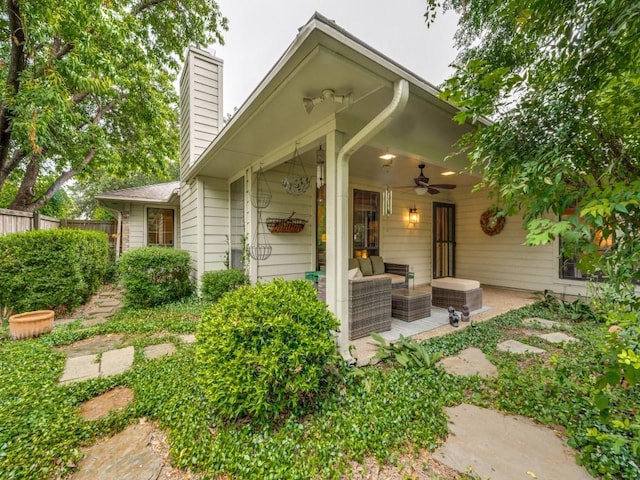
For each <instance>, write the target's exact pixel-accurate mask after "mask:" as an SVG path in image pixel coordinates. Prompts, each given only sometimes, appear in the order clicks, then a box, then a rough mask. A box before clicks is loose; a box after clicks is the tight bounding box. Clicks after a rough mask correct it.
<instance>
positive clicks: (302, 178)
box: [282, 147, 311, 195]
mask: <svg viewBox="0 0 640 480" xmlns="http://www.w3.org/2000/svg"><path fill="white" fill-rule="evenodd" d="M310 185H311V179H310V178H309V177H307V172H306V171H305V169H304V164H303V163H302V159H301V158H300V154H299V153H298V148H297V147H296V150H295V153H294V154H293V158H292V159H291V160H290V161H289V172H288V173H287V176H286V177H284V178H283V179H282V187H283V188H284V191H285V192H287V193H288V194H289V195H302V194H304V193H305V192H306V191H307V190H308V189H309V186H310Z"/></svg>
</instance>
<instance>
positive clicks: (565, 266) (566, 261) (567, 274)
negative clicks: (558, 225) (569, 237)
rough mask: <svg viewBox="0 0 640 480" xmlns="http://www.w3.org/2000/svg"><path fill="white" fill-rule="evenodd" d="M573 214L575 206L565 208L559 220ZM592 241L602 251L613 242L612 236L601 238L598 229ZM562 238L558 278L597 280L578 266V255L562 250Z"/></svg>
mask: <svg viewBox="0 0 640 480" xmlns="http://www.w3.org/2000/svg"><path fill="white" fill-rule="evenodd" d="M573 214H575V208H568V209H567V210H565V212H564V215H562V216H561V220H565V219H566V218H567V217H568V216H569V215H573ZM593 241H594V243H595V244H596V245H598V251H599V252H602V253H604V252H605V251H607V250H608V249H609V248H611V245H612V244H613V238H612V237H609V238H603V236H602V233H601V232H600V231H596V232H595V235H594V238H593ZM562 247H563V245H562V238H561V239H560V278H562V279H565V280H597V277H594V276H593V275H589V274H586V273H584V272H583V271H581V270H580V268H578V263H579V261H580V255H578V254H576V255H567V254H566V253H564V252H563V248H562Z"/></svg>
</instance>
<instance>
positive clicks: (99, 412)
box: [80, 387, 133, 420]
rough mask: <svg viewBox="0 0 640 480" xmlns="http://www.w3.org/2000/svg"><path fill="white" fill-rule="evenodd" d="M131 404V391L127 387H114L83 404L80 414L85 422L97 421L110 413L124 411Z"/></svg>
mask: <svg viewBox="0 0 640 480" xmlns="http://www.w3.org/2000/svg"><path fill="white" fill-rule="evenodd" d="M131 402H133V390H131V389H130V388H127V387H116V388H113V389H111V390H109V391H108V392H105V393H103V394H102V395H98V396H97V397H93V398H92V399H91V400H89V401H88V402H85V403H83V404H82V406H81V407H80V413H81V415H82V418H84V419H85V420H97V419H99V418H104V417H106V416H108V415H109V414H110V413H111V412H114V411H118V410H122V409H124V408H125V407H126V406H127V405H129V404H130V403H131Z"/></svg>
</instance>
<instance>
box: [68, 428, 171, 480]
mask: <svg viewBox="0 0 640 480" xmlns="http://www.w3.org/2000/svg"><path fill="white" fill-rule="evenodd" d="M152 435H153V427H152V425H150V424H148V423H141V424H137V425H131V426H129V427H127V428H126V429H125V430H123V431H122V432H120V433H118V434H117V435H114V436H113V437H111V438H108V439H107V440H104V441H101V442H99V443H96V444H95V445H93V446H91V447H89V448H88V449H86V450H85V455H84V457H83V458H82V460H80V462H79V464H78V471H77V472H76V473H75V474H74V475H73V476H72V477H71V478H72V479H73V480H95V479H96V478H100V479H101V480H152V479H153V480H155V479H157V478H158V477H159V475H160V472H161V470H162V461H161V460H160V457H159V456H158V455H157V454H156V453H155V452H154V450H153V448H152V447H151V441H152Z"/></svg>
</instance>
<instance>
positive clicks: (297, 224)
mask: <svg viewBox="0 0 640 480" xmlns="http://www.w3.org/2000/svg"><path fill="white" fill-rule="evenodd" d="M294 214H295V212H293V213H292V214H291V216H290V217H289V218H267V228H268V229H269V231H270V232H271V233H300V232H301V231H302V229H303V228H304V226H305V225H306V224H307V221H306V220H304V219H302V218H292V217H293V215H294Z"/></svg>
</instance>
